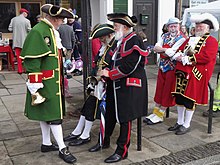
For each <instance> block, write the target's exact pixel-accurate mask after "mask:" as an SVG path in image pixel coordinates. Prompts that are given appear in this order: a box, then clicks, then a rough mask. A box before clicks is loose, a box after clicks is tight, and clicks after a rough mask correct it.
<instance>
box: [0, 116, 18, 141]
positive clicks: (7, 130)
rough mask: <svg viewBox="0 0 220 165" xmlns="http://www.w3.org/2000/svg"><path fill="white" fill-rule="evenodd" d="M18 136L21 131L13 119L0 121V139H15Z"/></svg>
mask: <svg viewBox="0 0 220 165" xmlns="http://www.w3.org/2000/svg"><path fill="white" fill-rule="evenodd" d="M18 137H21V133H20V132H19V130H18V127H17V125H16V124H15V123H14V122H13V120H5V121H1V122H0V140H6V139H15V138H18Z"/></svg>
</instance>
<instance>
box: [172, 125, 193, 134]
mask: <svg viewBox="0 0 220 165" xmlns="http://www.w3.org/2000/svg"><path fill="white" fill-rule="evenodd" d="M189 131H190V127H189V128H186V127H184V126H183V125H181V126H180V127H179V129H178V130H176V133H175V134H176V135H183V134H185V133H187V132H189Z"/></svg>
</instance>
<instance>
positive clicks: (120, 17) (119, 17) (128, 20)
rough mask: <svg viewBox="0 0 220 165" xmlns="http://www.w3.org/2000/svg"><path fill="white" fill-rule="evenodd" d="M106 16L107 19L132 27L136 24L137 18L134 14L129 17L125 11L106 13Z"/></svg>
mask: <svg viewBox="0 0 220 165" xmlns="http://www.w3.org/2000/svg"><path fill="white" fill-rule="evenodd" d="M107 17H108V20H109V21H112V22H116V23H120V24H123V25H126V26H128V27H133V26H135V25H136V24H137V18H136V17H135V16H132V17H130V16H129V15H128V14H125V13H111V14H108V15H107Z"/></svg>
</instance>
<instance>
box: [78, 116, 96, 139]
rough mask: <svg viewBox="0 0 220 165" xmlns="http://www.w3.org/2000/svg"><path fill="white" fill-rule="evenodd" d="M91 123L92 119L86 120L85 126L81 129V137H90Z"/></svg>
mask: <svg viewBox="0 0 220 165" xmlns="http://www.w3.org/2000/svg"><path fill="white" fill-rule="evenodd" d="M92 124H93V122H92V121H88V120H86V122H85V128H84V130H83V133H82V135H81V136H80V138H81V139H86V138H88V137H90V131H91V128H92Z"/></svg>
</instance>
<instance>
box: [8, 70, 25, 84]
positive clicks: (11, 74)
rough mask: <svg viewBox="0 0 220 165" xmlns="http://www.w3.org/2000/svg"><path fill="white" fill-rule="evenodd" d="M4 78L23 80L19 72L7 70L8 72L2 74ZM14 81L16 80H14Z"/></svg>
mask: <svg viewBox="0 0 220 165" xmlns="http://www.w3.org/2000/svg"><path fill="white" fill-rule="evenodd" d="M4 77H5V80H13V81H14V80H23V81H24V79H23V77H22V76H21V75H20V74H17V73H13V72H8V74H4ZM15 82H16V81H15Z"/></svg>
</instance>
